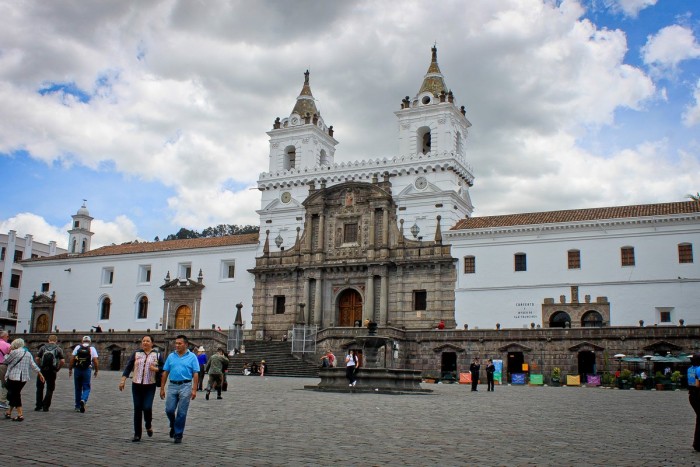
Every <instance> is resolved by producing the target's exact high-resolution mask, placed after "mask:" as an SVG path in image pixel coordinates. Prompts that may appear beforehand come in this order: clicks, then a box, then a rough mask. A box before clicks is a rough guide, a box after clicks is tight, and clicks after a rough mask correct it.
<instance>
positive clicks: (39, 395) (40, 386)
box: [36, 370, 56, 410]
mask: <svg viewBox="0 0 700 467" xmlns="http://www.w3.org/2000/svg"><path fill="white" fill-rule="evenodd" d="M41 374H42V375H44V379H45V380H46V384H44V383H42V382H41V380H40V379H39V377H38V376H37V377H36V408H37V409H44V410H49V407H51V398H52V397H53V391H54V389H56V372H55V371H53V370H41ZM44 386H46V395H44Z"/></svg>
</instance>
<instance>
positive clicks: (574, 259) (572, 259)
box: [567, 250, 581, 269]
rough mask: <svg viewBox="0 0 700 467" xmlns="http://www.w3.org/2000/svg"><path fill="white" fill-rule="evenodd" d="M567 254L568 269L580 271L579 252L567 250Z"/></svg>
mask: <svg viewBox="0 0 700 467" xmlns="http://www.w3.org/2000/svg"><path fill="white" fill-rule="evenodd" d="M567 254H568V262H569V269H581V252H580V251H579V250H569V251H568V252H567Z"/></svg>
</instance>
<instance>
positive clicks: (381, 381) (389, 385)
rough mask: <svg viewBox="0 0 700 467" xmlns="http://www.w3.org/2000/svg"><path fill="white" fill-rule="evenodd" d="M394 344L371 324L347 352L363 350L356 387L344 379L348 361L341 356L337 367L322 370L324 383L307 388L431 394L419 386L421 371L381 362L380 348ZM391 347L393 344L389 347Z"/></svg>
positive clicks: (331, 390) (428, 390)
mask: <svg viewBox="0 0 700 467" xmlns="http://www.w3.org/2000/svg"><path fill="white" fill-rule="evenodd" d="M391 341H392V338H390V337H388V336H378V335H377V325H376V323H370V325H369V326H368V332H367V334H366V335H362V336H355V338H354V345H353V343H351V344H350V346H349V347H348V349H357V350H362V354H363V355H364V366H361V367H360V368H359V369H358V372H357V384H356V385H355V386H354V387H348V381H347V379H346V378H345V358H344V356H341V357H339V361H338V367H337V368H321V370H320V371H319V376H320V378H321V382H320V383H319V384H318V385H317V386H306V387H305V389H312V390H315V391H330V392H339V391H340V392H347V391H352V392H381V393H389V394H428V393H431V392H433V391H432V390H430V389H423V388H421V386H420V383H421V372H420V370H408V369H396V368H386V367H385V366H384V365H382V363H381V354H380V352H379V351H380V349H382V348H384V349H385V352H386V348H387V345H388V344H389V343H390V342H391ZM389 345H390V344H389Z"/></svg>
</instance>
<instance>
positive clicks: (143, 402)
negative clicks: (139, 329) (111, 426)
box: [119, 335, 163, 443]
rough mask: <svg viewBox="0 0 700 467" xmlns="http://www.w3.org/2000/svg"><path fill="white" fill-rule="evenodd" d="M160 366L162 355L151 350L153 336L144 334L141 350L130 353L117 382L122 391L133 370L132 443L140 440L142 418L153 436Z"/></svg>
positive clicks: (161, 366)
mask: <svg viewBox="0 0 700 467" xmlns="http://www.w3.org/2000/svg"><path fill="white" fill-rule="evenodd" d="M160 368H163V357H162V355H161V354H160V353H158V352H156V351H155V350H153V338H152V337H151V336H150V335H145V336H143V338H142V339H141V350H137V351H136V352H134V353H133V354H132V355H131V358H130V359H129V361H128V362H127V363H126V368H124V372H123V373H122V379H121V381H120V382H119V390H120V391H123V390H124V385H125V384H126V379H127V378H128V377H129V374H130V373H131V372H132V371H133V372H134V376H133V382H132V383H131V396H132V398H133V400H134V437H133V439H132V440H131V441H132V442H134V443H137V442H139V441H141V435H142V433H143V432H142V426H141V421H142V420H144V421H145V422H146V434H147V435H148V437H149V438H150V437H151V436H153V428H152V421H153V396H154V395H155V393H156V378H157V376H158V370H159V369H160Z"/></svg>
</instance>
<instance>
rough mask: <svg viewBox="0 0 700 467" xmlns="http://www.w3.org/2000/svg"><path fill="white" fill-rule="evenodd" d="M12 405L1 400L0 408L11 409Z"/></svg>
mask: <svg viewBox="0 0 700 467" xmlns="http://www.w3.org/2000/svg"><path fill="white" fill-rule="evenodd" d="M9 408H10V406H9V405H7V404H5V403H4V402H0V409H9Z"/></svg>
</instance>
